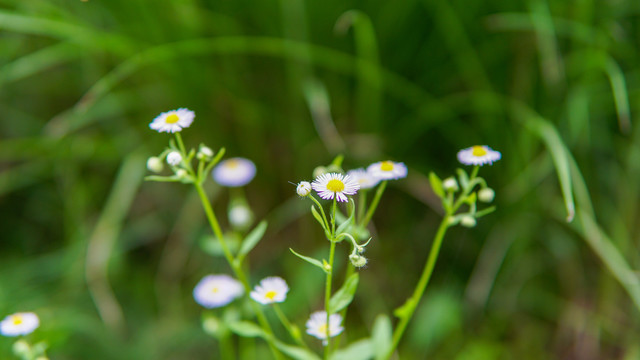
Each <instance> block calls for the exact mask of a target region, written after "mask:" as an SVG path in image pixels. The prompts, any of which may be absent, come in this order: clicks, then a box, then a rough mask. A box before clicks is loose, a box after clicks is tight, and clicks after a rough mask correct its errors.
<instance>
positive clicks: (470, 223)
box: [460, 215, 476, 228]
mask: <svg viewBox="0 0 640 360" xmlns="http://www.w3.org/2000/svg"><path fill="white" fill-rule="evenodd" d="M460 225H462V226H465V227H469V228H471V227H474V226H476V218H474V217H473V216H471V215H462V217H460Z"/></svg>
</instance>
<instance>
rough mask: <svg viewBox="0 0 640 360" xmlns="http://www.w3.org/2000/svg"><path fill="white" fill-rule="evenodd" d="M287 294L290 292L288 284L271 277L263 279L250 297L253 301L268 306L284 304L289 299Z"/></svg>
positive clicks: (278, 278) (280, 279)
mask: <svg viewBox="0 0 640 360" xmlns="http://www.w3.org/2000/svg"><path fill="white" fill-rule="evenodd" d="M287 292H289V286H288V285H287V282H286V281H284V279H282V278H280V277H277V276H271V277H268V278H264V279H262V281H260V284H259V285H256V287H255V288H254V289H253V291H252V292H251V294H249V295H251V298H252V299H253V300H255V301H257V302H259V303H260V304H264V305H266V304H271V303H276V302H279V303H280V302H283V301H284V300H285V299H286V298H287Z"/></svg>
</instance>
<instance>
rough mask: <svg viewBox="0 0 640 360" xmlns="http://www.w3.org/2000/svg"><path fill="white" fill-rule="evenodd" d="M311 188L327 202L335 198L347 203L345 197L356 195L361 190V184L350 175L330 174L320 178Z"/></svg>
mask: <svg viewBox="0 0 640 360" xmlns="http://www.w3.org/2000/svg"><path fill="white" fill-rule="evenodd" d="M311 187H312V188H313V190H315V191H316V192H317V193H318V195H320V197H321V198H323V199H325V200H330V199H333V197H334V196H335V198H336V200H338V201H341V202H346V201H347V197H346V196H345V195H354V194H355V193H356V192H358V190H359V189H360V184H358V182H357V181H356V180H355V179H353V178H352V177H351V176H349V175H342V174H339V173H328V174H322V175H320V176H318V177H317V178H316V179H315V180H314V181H313V183H311Z"/></svg>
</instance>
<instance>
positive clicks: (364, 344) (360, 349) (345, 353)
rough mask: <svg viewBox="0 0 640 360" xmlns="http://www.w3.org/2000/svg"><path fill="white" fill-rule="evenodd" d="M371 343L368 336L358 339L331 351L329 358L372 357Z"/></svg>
mask: <svg viewBox="0 0 640 360" xmlns="http://www.w3.org/2000/svg"><path fill="white" fill-rule="evenodd" d="M373 355H374V353H373V344H372V341H371V340H370V339H369V338H364V339H360V340H357V341H354V342H353V343H351V344H349V346H347V347H346V348H344V349H340V350H338V351H336V352H335V353H333V355H332V356H331V358H330V359H331V360H368V359H371V358H372V357H373Z"/></svg>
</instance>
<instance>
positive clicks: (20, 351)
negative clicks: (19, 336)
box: [12, 340, 31, 357]
mask: <svg viewBox="0 0 640 360" xmlns="http://www.w3.org/2000/svg"><path fill="white" fill-rule="evenodd" d="M12 350H13V353H14V354H15V355H17V356H19V357H24V355H28V354H29V353H30V352H31V349H30V348H29V344H28V343H27V342H26V341H24V340H18V341H16V342H15V343H13V348H12Z"/></svg>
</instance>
